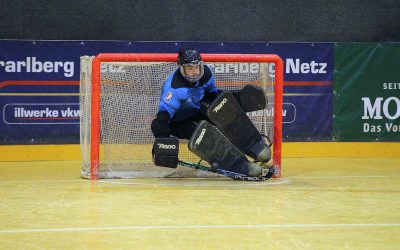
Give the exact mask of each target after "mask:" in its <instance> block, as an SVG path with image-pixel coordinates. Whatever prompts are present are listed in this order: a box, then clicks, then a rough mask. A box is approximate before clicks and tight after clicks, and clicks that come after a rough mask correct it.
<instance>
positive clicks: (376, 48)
mask: <svg viewBox="0 0 400 250" xmlns="http://www.w3.org/2000/svg"><path fill="white" fill-rule="evenodd" d="M334 68H335V71H334V111H333V113H334V116H333V140H337V141H400V43H384V44H381V43H338V44H337V45H336V49H335V67H334Z"/></svg>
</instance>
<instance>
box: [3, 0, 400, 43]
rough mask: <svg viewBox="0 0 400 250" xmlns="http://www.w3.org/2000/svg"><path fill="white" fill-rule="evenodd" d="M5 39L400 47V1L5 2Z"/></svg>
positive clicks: (33, 0)
mask: <svg viewBox="0 0 400 250" xmlns="http://www.w3.org/2000/svg"><path fill="white" fill-rule="evenodd" d="M0 39H34V40H39V39H46V40H54V39H57V40H130V41H320V42H328V41H331V42H332V41H335V42H345V41H351V42H362V41H364V42H367V41H384V42H388V41H400V1H398V0H386V1H385V0H380V1H379V0H370V1H368V0H353V1H352V0H348V1H346V0H342V1H340V0H337V1H335V0H331V1H327V0H321V1H318V0H309V1H306V0H305V1H291V0H274V1H271V0H265V1H261V0H248V1H238V0H192V1H190V0H176V1H168V0H164V1H162V0H161V1H150V0H114V1H110V0H86V1H75V0H72V1H71V0H70V1H68V0H67V1H65V0H64V1H59V0H53V1H51V0H47V1H46V0H26V1H24V0H8V1H6V0H1V5H0Z"/></svg>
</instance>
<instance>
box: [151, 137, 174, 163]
mask: <svg viewBox="0 0 400 250" xmlns="http://www.w3.org/2000/svg"><path fill="white" fill-rule="evenodd" d="M178 153H179V140H178V138H176V137H167V138H156V139H155V140H154V144H153V149H152V154H153V163H154V165H156V166H160V167H167V168H176V167H177V166H178Z"/></svg>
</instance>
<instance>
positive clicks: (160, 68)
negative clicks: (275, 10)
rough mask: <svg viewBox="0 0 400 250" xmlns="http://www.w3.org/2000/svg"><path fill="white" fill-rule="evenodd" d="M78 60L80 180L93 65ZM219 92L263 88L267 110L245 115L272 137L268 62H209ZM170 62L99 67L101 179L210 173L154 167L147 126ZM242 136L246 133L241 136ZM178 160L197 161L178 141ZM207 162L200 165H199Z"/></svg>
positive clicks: (86, 172) (85, 172)
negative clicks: (252, 87) (252, 86)
mask: <svg viewBox="0 0 400 250" xmlns="http://www.w3.org/2000/svg"><path fill="white" fill-rule="evenodd" d="M92 59H93V57H82V58H81V85H80V105H81V106H80V107H81V149H82V156H83V162H84V164H83V168H82V176H83V177H85V178H89V177H90V130H91V129H90V128H91V127H90V124H91V121H90V117H91V115H90V110H91V62H92ZM207 65H209V66H210V68H211V70H212V71H213V73H214V77H215V80H216V83H217V87H218V88H219V89H222V90H235V89H241V88H243V87H244V86H245V85H247V84H256V85H258V86H261V87H262V88H263V89H264V90H265V92H266V94H267V97H268V107H267V109H265V110H260V111H255V112H251V113H248V115H249V117H250V119H251V120H252V121H253V122H254V124H255V125H256V127H257V129H258V130H259V131H260V132H261V133H262V134H265V135H267V136H268V137H269V138H271V139H272V138H273V111H272V110H273V105H274V95H273V93H274V92H273V90H274V89H273V87H274V85H273V76H272V73H271V72H272V71H273V68H270V66H272V65H270V64H267V63H234V62H229V63H219V62H213V63H207ZM176 67H177V66H176V63H171V62H113V63H102V64H101V80H100V86H101V88H100V89H101V90H100V96H101V97H100V103H101V104H100V110H101V111H100V117H101V121H100V124H101V126H100V159H99V162H100V168H99V177H100V178H132V177H166V176H182V177H204V176H215V175H214V174H210V173H205V172H203V171H197V170H194V169H190V168H187V167H178V168H177V169H170V168H164V167H157V166H154V164H153V163H152V159H151V147H152V143H153V141H154V137H153V135H152V132H151V129H150V124H151V121H152V120H153V119H154V117H155V114H156V113H157V109H158V102H159V97H160V94H161V87H162V84H163V83H164V81H165V80H166V79H167V78H168V76H169V75H170V74H171V73H172V72H173V71H174V70H175V69H176ZM244 136H245V134H244ZM179 159H180V160H183V161H187V162H198V161H199V160H200V159H199V158H198V157H197V156H195V155H194V154H192V153H191V152H190V151H189V150H188V148H187V141H185V140H181V144H180V152H179ZM203 163H205V162H202V164H203Z"/></svg>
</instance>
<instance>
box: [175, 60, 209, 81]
mask: <svg viewBox="0 0 400 250" xmlns="http://www.w3.org/2000/svg"><path fill="white" fill-rule="evenodd" d="M196 66H198V67H199V71H198V72H199V73H198V74H196V75H192V74H188V72H187V70H188V69H187V67H196ZM179 68H180V71H181V75H182V76H183V77H184V78H185V79H186V80H188V81H189V82H192V83H195V82H197V81H198V80H200V78H201V77H202V76H203V75H204V64H203V61H197V62H193V63H185V64H180V65H179Z"/></svg>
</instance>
